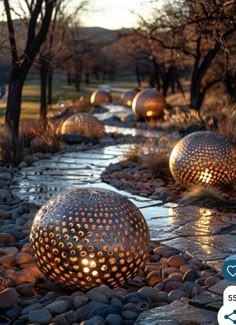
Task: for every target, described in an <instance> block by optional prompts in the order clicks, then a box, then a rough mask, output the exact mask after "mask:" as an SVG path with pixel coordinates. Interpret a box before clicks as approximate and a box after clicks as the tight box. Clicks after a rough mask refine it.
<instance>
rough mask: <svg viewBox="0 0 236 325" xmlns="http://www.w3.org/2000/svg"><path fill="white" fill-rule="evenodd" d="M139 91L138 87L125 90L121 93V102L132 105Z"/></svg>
mask: <svg viewBox="0 0 236 325" xmlns="http://www.w3.org/2000/svg"><path fill="white" fill-rule="evenodd" d="M137 93H138V91H137V90H136V89H130V90H127V91H125V92H124V93H123V94H122V95H121V103H122V105H124V106H128V107H131V106H132V102H133V99H134V97H135V96H136V95H137Z"/></svg>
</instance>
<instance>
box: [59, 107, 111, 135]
mask: <svg viewBox="0 0 236 325" xmlns="http://www.w3.org/2000/svg"><path fill="white" fill-rule="evenodd" d="M72 133H77V134H81V135H84V136H86V137H89V138H97V139H100V138H102V137H103V136H104V134H105V127H104V124H103V122H101V121H99V119H97V118H96V117H94V116H93V115H91V114H89V113H78V114H74V115H72V116H70V117H69V118H68V119H66V120H65V121H64V123H63V124H62V126H61V134H72Z"/></svg>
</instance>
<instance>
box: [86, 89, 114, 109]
mask: <svg viewBox="0 0 236 325" xmlns="http://www.w3.org/2000/svg"><path fill="white" fill-rule="evenodd" d="M111 102H112V97H111V94H110V93H109V91H107V90H105V89H98V90H96V91H95V92H93V93H92V95H91V98H90V103H91V104H92V105H93V106H100V105H103V104H107V103H111Z"/></svg>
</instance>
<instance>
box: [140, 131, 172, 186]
mask: <svg viewBox="0 0 236 325" xmlns="http://www.w3.org/2000/svg"><path fill="white" fill-rule="evenodd" d="M174 144H175V141H172V140H170V138H168V136H163V137H161V138H160V139H159V140H158V142H157V143H156V141H154V140H152V141H150V140H149V141H148V142H147V143H146V145H145V154H144V155H143V156H142V164H143V166H144V167H145V168H147V169H148V170H150V171H151V173H152V175H153V176H155V177H162V178H163V179H166V180H167V179H169V178H171V177H172V176H171V174H170V170H169V157H170V153H171V150H172V148H173V146H174Z"/></svg>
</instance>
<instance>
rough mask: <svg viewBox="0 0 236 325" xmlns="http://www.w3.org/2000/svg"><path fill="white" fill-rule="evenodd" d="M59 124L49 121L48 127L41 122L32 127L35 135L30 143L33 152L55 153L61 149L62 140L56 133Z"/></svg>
mask: <svg viewBox="0 0 236 325" xmlns="http://www.w3.org/2000/svg"><path fill="white" fill-rule="evenodd" d="M56 130H57V125H56V124H53V123H50V122H49V123H48V124H47V127H46V129H45V128H43V127H42V126H41V125H40V124H38V127H36V128H33V129H31V132H32V133H33V135H34V137H33V139H32V141H31V143H30V148H31V151H32V152H43V153H48V152H51V153H54V152H57V151H59V150H60V148H61V142H60V140H59V138H58V137H57V135H56Z"/></svg>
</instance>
